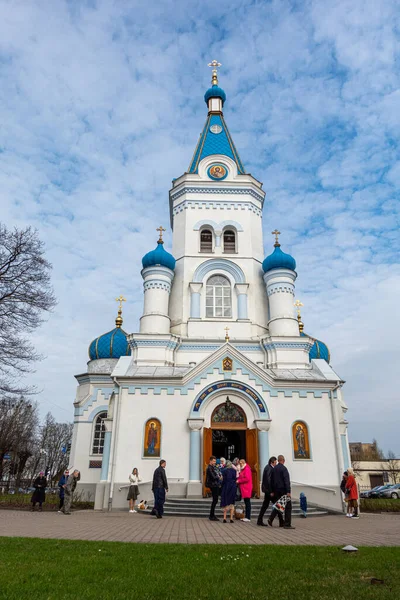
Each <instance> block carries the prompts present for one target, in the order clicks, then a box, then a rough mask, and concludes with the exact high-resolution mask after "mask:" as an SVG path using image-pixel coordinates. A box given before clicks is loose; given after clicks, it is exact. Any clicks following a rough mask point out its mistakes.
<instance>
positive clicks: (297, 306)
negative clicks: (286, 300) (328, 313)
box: [294, 300, 304, 333]
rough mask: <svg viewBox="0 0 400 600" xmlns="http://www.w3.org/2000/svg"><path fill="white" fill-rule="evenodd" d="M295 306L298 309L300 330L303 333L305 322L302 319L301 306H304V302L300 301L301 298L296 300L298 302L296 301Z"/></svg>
mask: <svg viewBox="0 0 400 600" xmlns="http://www.w3.org/2000/svg"><path fill="white" fill-rule="evenodd" d="M294 306H295V307H296V309H297V321H298V323H299V330H300V333H303V329H304V323H303V322H302V320H301V313H300V307H301V306H304V304H303V303H302V302H300V300H296V302H295V303H294Z"/></svg>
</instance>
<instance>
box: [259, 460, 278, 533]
mask: <svg viewBox="0 0 400 600" xmlns="http://www.w3.org/2000/svg"><path fill="white" fill-rule="evenodd" d="M276 463H277V460H276V456H271V458H270V459H269V461H268V464H267V465H266V467H265V469H264V472H263V477H262V484H261V491H262V492H264V502H263V503H262V506H261V510H260V514H259V515H258V519H257V525H260V526H261V527H266V525H265V523H264V521H263V518H264V515H265V512H266V510H267V508H268V506H269V503H270V502H271V492H272V471H273V470H274V467H275V465H276Z"/></svg>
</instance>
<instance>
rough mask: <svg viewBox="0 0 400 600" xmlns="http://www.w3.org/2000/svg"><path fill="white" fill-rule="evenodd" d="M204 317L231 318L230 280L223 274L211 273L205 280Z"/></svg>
mask: <svg viewBox="0 0 400 600" xmlns="http://www.w3.org/2000/svg"><path fill="white" fill-rule="evenodd" d="M206 317H225V318H228V319H229V318H232V290H231V282H230V281H229V279H228V278H227V277H224V276H223V275H212V276H211V277H210V278H209V279H208V281H207V284H206Z"/></svg>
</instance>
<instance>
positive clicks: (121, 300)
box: [115, 295, 126, 328]
mask: <svg viewBox="0 0 400 600" xmlns="http://www.w3.org/2000/svg"><path fill="white" fill-rule="evenodd" d="M115 301H116V302H119V307H118V317H117V318H116V319H115V325H116V326H117V327H118V328H120V327H121V326H122V323H123V320H122V303H123V302H126V298H124V297H123V296H122V295H120V296H119V298H115Z"/></svg>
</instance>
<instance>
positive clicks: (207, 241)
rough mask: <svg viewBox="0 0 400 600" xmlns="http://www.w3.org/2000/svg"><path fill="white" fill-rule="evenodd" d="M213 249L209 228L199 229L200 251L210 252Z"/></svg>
mask: <svg viewBox="0 0 400 600" xmlns="http://www.w3.org/2000/svg"><path fill="white" fill-rule="evenodd" d="M212 251H213V235H212V231H211V229H202V230H201V231H200V252H207V253H210V252H212Z"/></svg>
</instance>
